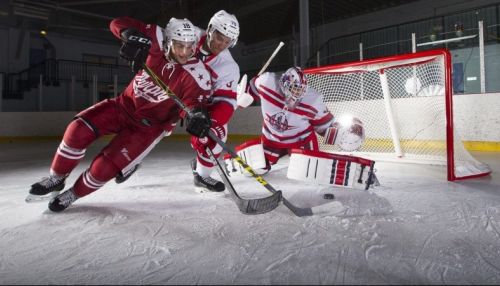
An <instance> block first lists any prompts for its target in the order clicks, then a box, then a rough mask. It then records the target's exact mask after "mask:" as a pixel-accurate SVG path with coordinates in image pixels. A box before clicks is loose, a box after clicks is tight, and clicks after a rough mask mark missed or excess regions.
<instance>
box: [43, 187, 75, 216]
mask: <svg viewBox="0 0 500 286" xmlns="http://www.w3.org/2000/svg"><path fill="white" fill-rule="evenodd" d="M77 199H78V198H77V197H76V195H75V193H74V192H73V188H70V189H68V190H67V191H65V192H63V193H61V194H59V195H57V196H56V197H54V198H53V199H52V200H50V202H49V210H51V211H53V212H62V211H63V210H65V209H66V208H67V207H69V206H70V205H71V204H72V203H73V202H74V201H76V200H77Z"/></svg>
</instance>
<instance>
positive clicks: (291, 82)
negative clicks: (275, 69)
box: [279, 67, 307, 109]
mask: <svg viewBox="0 0 500 286" xmlns="http://www.w3.org/2000/svg"><path fill="white" fill-rule="evenodd" d="M279 84H280V88H281V91H283V94H284V95H285V104H286V106H287V108H289V109H293V108H295V106H296V105H297V104H298V103H299V102H300V101H301V100H302V97H303V96H304V93H305V92H306V89H307V78H306V76H305V75H304V72H302V69H301V68H299V67H291V68H289V69H287V70H286V71H285V73H283V74H282V75H281V77H280V80H279Z"/></svg>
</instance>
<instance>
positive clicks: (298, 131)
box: [238, 67, 364, 171]
mask: <svg viewBox="0 0 500 286" xmlns="http://www.w3.org/2000/svg"><path fill="white" fill-rule="evenodd" d="M242 85H245V84H244V83H243V82H242ZM243 88H244V87H243V86H242V87H240V90H242V91H240V92H239V93H238V106H240V107H242V108H245V107H248V106H249V105H250V104H251V103H252V102H253V101H254V100H257V101H260V103H261V111H262V116H263V124H262V136H261V141H262V147H263V151H264V157H265V162H266V166H265V169H266V170H267V171H268V170H270V169H271V166H272V165H274V164H276V163H277V162H278V160H279V159H280V158H281V157H283V156H285V155H288V154H290V153H291V150H292V149H303V150H312V151H318V150H319V145H318V139H317V137H316V133H318V134H320V135H321V136H323V137H324V140H325V143H326V144H337V145H339V147H340V148H341V149H343V150H345V151H354V150H356V149H358V148H359V147H360V146H361V144H362V143H363V141H364V129H363V123H362V122H361V120H359V119H357V118H352V120H351V121H350V122H341V121H337V120H336V118H335V117H334V116H333V115H332V114H331V113H330V111H329V110H328V108H327V107H326V105H325V104H324V102H323V96H322V95H321V94H320V93H319V92H317V91H316V90H314V89H313V88H312V87H310V86H308V84H307V79H306V77H305V75H304V73H303V72H302V70H301V69H300V68H299V67H291V68H289V69H288V70H286V71H285V73H283V74H282V75H281V76H279V75H277V74H275V73H264V74H262V75H261V76H258V77H255V78H253V79H252V80H250V83H249V86H248V88H245V89H243ZM251 153H252V155H253V154H255V153H256V152H254V151H253V150H252V152H251Z"/></svg>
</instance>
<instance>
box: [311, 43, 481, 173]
mask: <svg viewBox="0 0 500 286" xmlns="http://www.w3.org/2000/svg"><path fill="white" fill-rule="evenodd" d="M449 56H450V55H449V53H448V52H447V51H446V50H433V51H425V52H420V53H414V54H408V55H401V56H393V57H386V58H380V59H374V60H367V61H361V62H354V63H348V64H340V65H333V66H327V67H320V68H315V69H309V70H306V71H305V72H306V74H307V77H308V80H309V84H310V85H311V86H312V87H313V88H315V89H316V90H317V91H319V92H320V93H322V94H323V96H324V101H325V102H326V105H327V107H328V108H329V110H330V111H331V112H332V113H333V114H334V115H335V116H336V117H337V118H341V117H342V116H344V115H350V116H354V117H358V118H359V119H361V121H363V124H364V128H365V134H366V140H365V142H364V144H363V145H362V147H361V148H360V149H359V151H358V152H355V153H354V154H358V155H361V156H363V155H364V156H366V157H369V158H372V159H375V160H392V161H403V162H415V163H425V164H439V165H446V166H448V179H449V180H456V179H461V178H468V177H476V176H481V175H485V174H488V173H489V172H490V170H489V168H488V166H487V165H485V164H483V163H481V162H479V161H477V160H476V159H475V158H474V157H472V155H471V154H470V153H469V152H468V151H467V150H466V149H465V147H464V145H463V143H462V140H461V138H460V135H459V134H458V131H457V130H456V128H454V126H453V103H452V99H453V98H452V95H451V69H450V66H449V65H450V60H449ZM319 141H320V149H321V150H322V151H325V152H341V150H340V149H339V148H338V147H337V146H332V145H325V144H323V143H322V139H321V138H320V140H319Z"/></svg>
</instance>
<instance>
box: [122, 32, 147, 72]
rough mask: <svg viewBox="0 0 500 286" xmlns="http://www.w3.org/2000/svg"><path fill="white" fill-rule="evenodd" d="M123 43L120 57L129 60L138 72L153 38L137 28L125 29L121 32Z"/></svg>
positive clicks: (133, 70)
mask: <svg viewBox="0 0 500 286" xmlns="http://www.w3.org/2000/svg"><path fill="white" fill-rule="evenodd" d="M121 38H122V41H123V44H122V46H121V48H120V57H122V58H124V59H125V60H127V61H128V63H129V65H130V67H131V68H132V72H134V74H136V73H137V72H139V71H140V70H141V69H142V68H143V67H144V63H145V62H146V59H147V58H148V54H149V49H150V48H151V39H150V38H148V37H147V36H145V35H144V34H143V33H141V32H139V31H137V30H136V29H132V28H130V29H125V30H123V31H122V32H121Z"/></svg>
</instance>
